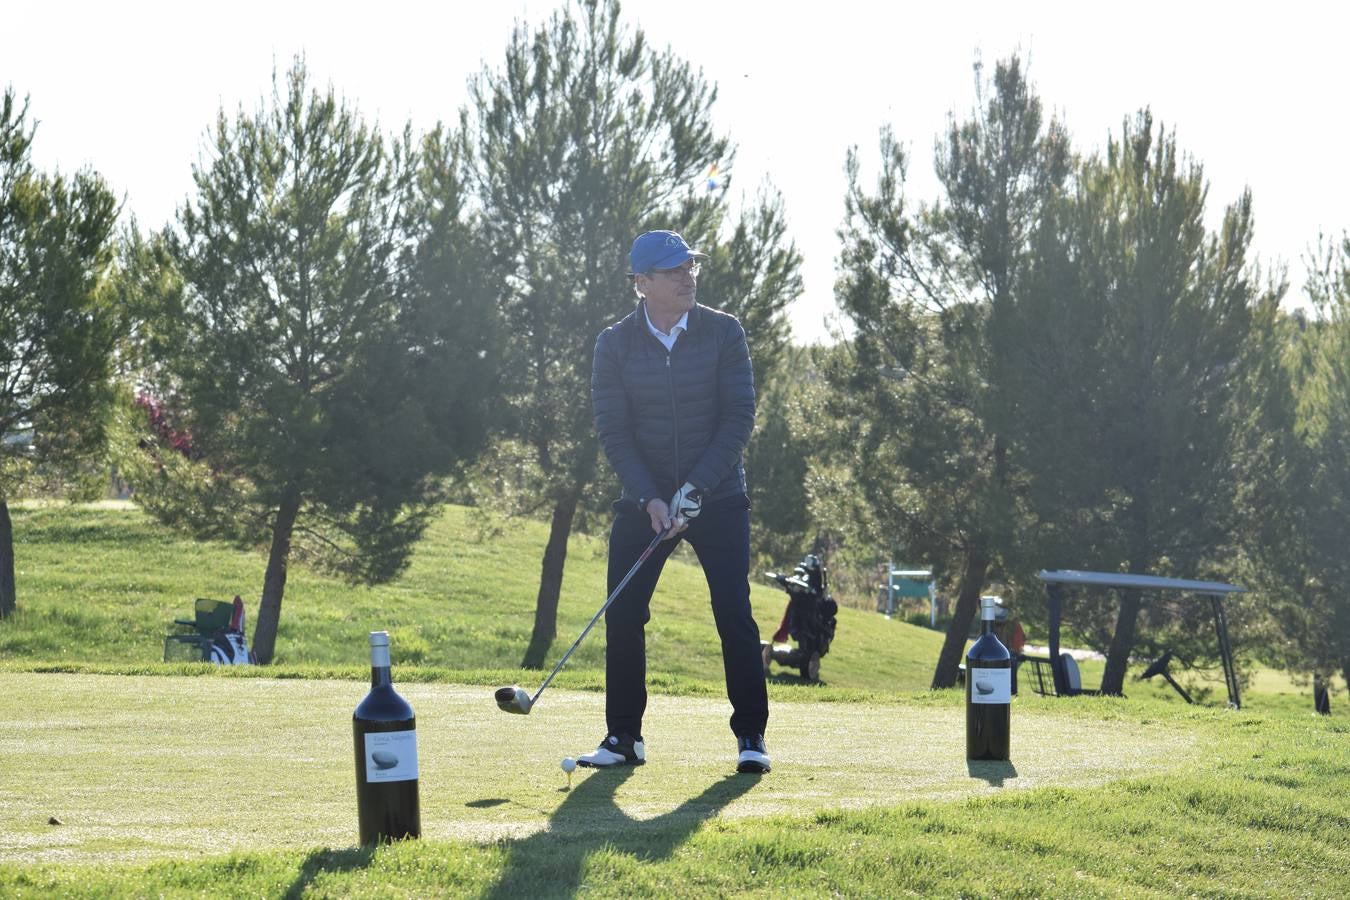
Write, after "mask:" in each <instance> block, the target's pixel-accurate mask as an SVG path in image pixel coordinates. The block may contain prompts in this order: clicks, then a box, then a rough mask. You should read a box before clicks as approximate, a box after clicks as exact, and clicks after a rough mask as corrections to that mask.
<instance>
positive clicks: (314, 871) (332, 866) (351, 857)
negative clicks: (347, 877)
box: [282, 847, 375, 900]
mask: <svg viewBox="0 0 1350 900" xmlns="http://www.w3.org/2000/svg"><path fill="white" fill-rule="evenodd" d="M374 855H375V848H374V847H354V848H351V849H348V850H315V851H314V852H313V853H311V854H309V856H306V857H305V861H304V863H303V864H302V865H301V866H300V871H299V873H298V874H297V875H296V876H295V880H294V881H292V882H291V886H290V887H288V888H287V889H286V893H285V894H282V896H283V897H285V898H286V900H297V898H299V897H301V896H303V895H304V893H305V888H307V887H309V886H310V885H311V884H312V883H313V882H314V879H315V878H317V877H318V876H319V875H320V874H321V873H324V872H351V871H353V870H355V869H364V868H365V867H366V866H368V865H370V860H371V858H372V857H374Z"/></svg>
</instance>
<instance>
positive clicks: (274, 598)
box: [253, 487, 300, 665]
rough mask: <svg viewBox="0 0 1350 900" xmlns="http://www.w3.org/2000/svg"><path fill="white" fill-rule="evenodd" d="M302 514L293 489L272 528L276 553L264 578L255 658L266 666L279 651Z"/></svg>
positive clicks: (269, 556) (271, 554) (284, 497)
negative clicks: (284, 602) (288, 569)
mask: <svg viewBox="0 0 1350 900" xmlns="http://www.w3.org/2000/svg"><path fill="white" fill-rule="evenodd" d="M299 511H300V491H299V490H298V489H296V488H294V487H289V488H287V489H286V493H285V494H283V495H282V498H281V506H279V507H278V508H277V518H276V522H275V524H273V526H272V549H271V551H270V552H269V553H268V554H267V572H266V573H265V574H264V575H263V593H262V603H261V604H260V605H259V607H258V624H257V625H255V626H254V627H253V654H254V656H256V657H257V659H258V662H259V663H260V664H262V665H266V664H268V663H270V662H271V661H272V655H273V654H274V653H275V651H276V646H277V624H278V623H279V622H280V621H281V597H282V595H283V594H285V593H286V566H287V564H288V563H289V561H290V558H291V534H292V532H293V531H294V530H295V516H296V514H297V513H298V512H299Z"/></svg>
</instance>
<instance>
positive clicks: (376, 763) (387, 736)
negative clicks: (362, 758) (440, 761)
mask: <svg viewBox="0 0 1350 900" xmlns="http://www.w3.org/2000/svg"><path fill="white" fill-rule="evenodd" d="M416 778H417V732H416V731H379V732H372V733H367V734H366V781H368V782H385V781H412V780H414V779H416Z"/></svg>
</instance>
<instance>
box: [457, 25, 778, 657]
mask: <svg viewBox="0 0 1350 900" xmlns="http://www.w3.org/2000/svg"><path fill="white" fill-rule="evenodd" d="M470 92H471V100H470V108H469V109H468V110H467V111H466V112H465V115H464V122H465V125H464V129H463V130H464V133H465V134H466V135H467V136H470V140H469V144H470V149H469V151H468V154H467V159H468V161H469V163H470V165H471V172H472V175H471V178H472V183H473V185H474V190H475V192H476V194H477V197H478V201H479V203H480V205H481V207H482V210H483V214H484V215H483V221H484V223H485V226H486V235H487V243H488V247H489V253H490V259H491V262H492V265H493V266H494V267H495V272H496V273H497V274H496V279H497V283H498V285H499V288H500V294H499V303H500V308H501V311H502V315H503V318H504V322H505V335H506V350H505V356H504V366H503V382H502V383H503V387H504V390H505V393H506V395H507V398H508V399H507V403H506V405H505V413H506V415H505V421H504V422H502V423H501V439H500V440H499V442H498V443H497V445H496V447H495V448H494V454H493V456H492V458H491V460H490V462H489V465H488V466H486V469H487V475H486V477H488V478H490V479H493V480H496V481H498V482H499V483H500V484H506V485H509V486H510V487H511V488H512V489H513V497H514V498H516V502H515V503H514V504H512V511H513V512H534V511H545V512H547V514H548V515H549V519H550V528H549V537H548V542H547V545H546V547H545V550H544V555H543V561H542V565H541V572H540V582H539V592H538V597H537V600H536V605H535V618H534V625H533V630H532V633H531V637H530V642H529V646H528V647H527V649H526V651H525V655H524V660H523V664H524V665H525V666H527V667H539V666H542V665H543V662H544V657H545V654H546V653H547V650H548V648H549V645H550V644H551V642H552V641H553V639H554V636H555V634H556V622H557V609H558V599H559V596H560V594H561V590H562V579H563V571H564V566H565V562H566V553H567V537H568V535H569V534H570V533H571V531H572V528H573V526H574V523H575V521H576V519H577V515H578V512H579V510H580V511H583V512H584V511H586V510H587V509H594V508H595V506H596V505H597V504H594V503H592V502H589V501H591V500H593V499H594V498H593V497H591V496H590V495H591V493H592V492H593V490H594V489H596V488H597V486H601V485H606V484H609V483H611V482H610V479H609V476H608V473H607V472H605V471H603V468H602V467H601V466H600V465H599V447H598V443H597V439H596V436H595V433H594V426H593V423H592V420H591V409H590V403H589V402H588V398H589V396H590V376H591V372H590V369H591V363H592V355H593V348H594V343H595V338H596V335H597V334H599V332H600V331H601V330H602V329H603V328H605V327H606V326H607V325H609V324H611V323H613V322H615V321H617V320H618V319H620V318H622V317H623V316H624V315H626V314H627V313H628V312H630V311H631V309H632V305H633V303H634V296H633V292H632V288H631V285H630V282H629V280H628V278H627V275H626V273H627V259H628V249H629V246H630V245H631V243H632V240H633V238H634V237H635V236H636V235H637V234H639V233H641V232H643V231H646V230H649V229H653V228H668V229H672V230H676V231H679V232H681V233H682V234H683V235H684V236H685V237H686V238H687V239H688V240H689V241H690V242H691V243H692V244H693V245H694V246H696V247H698V248H699V249H702V250H705V251H708V250H710V249H711V250H712V255H713V262H712V264H711V265H709V266H708V269H707V270H705V275H704V277H703V279H702V280H701V282H700V299H701V300H702V301H703V302H705V303H710V304H711V305H714V306H719V307H725V308H727V309H728V310H730V311H732V312H733V313H736V314H738V315H741V316H742V317H743V318H744V319H745V320H746V324H747V329H748V330H749V329H750V328H751V327H752V325H753V326H754V327H759V328H761V329H762V330H763V333H764V338H765V340H766V341H767V342H768V343H767V344H766V345H765V346H764V347H763V348H761V347H760V345H758V344H756V343H755V342H756V341H757V340H758V336H757V335H756V333H755V332H753V331H751V333H750V340H751V342H752V346H753V347H754V349H755V353H756V362H757V364H760V365H762V364H764V363H766V362H768V361H769V359H770V356H771V355H772V353H773V352H774V351H775V350H776V346H775V342H777V341H779V340H781V336H780V330H781V329H782V328H783V327H784V326H782V325H781V324H778V323H779V322H780V321H781V318H782V307H783V306H785V305H786V303H787V302H788V300H790V299H791V298H792V297H793V296H795V293H796V292H797V291H799V290H800V284H799V281H798V279H797V275H796V270H797V268H798V267H799V264H800V259H799V257H798V255H797V254H796V251H795V250H794V249H792V248H791V247H790V246H786V247H785V246H783V241H784V232H783V228H782V218H783V216H782V210H781V204H780V203H778V202H777V201H776V200H775V198H773V197H772V195H768V196H766V197H764V198H763V199H762V200H761V203H760V205H759V207H758V208H757V209H756V210H755V211H752V212H751V213H750V214H749V215H747V216H746V217H745V219H744V221H743V222H742V223H741V226H740V229H739V230H735V229H733V236H732V240H731V241H730V243H729V244H728V249H726V250H721V249H717V245H718V244H719V243H721V242H720V241H719V235H720V234H721V232H722V229H723V225H724V223H725V219H726V213H725V204H726V190H727V187H726V185H722V186H720V187H718V188H716V189H715V190H711V191H710V190H708V188H707V186H706V182H705V179H704V177H703V176H704V175H705V174H706V173H707V172H708V171H709V169H710V168H711V167H712V166H713V165H714V164H720V165H722V166H724V167H728V166H729V165H730V163H731V161H732V158H733V153H732V148H731V145H730V143H729V141H728V140H727V139H726V138H724V137H720V136H718V135H717V134H716V133H715V132H714V131H713V129H712V126H711V120H710V109H711V107H712V104H713V102H714V101H715V99H716V90H715V89H714V88H713V87H712V86H710V85H708V84H707V83H705V82H704V80H703V78H702V76H701V74H700V73H698V72H696V71H695V70H694V69H692V68H691V67H690V66H689V65H688V64H687V63H685V62H683V61H681V60H680V59H678V58H676V57H675V56H674V55H673V54H672V53H671V52H670V51H669V50H666V51H661V50H658V49H656V48H654V47H652V46H651V45H649V44H648V42H647V39H646V36H645V35H644V34H643V32H642V31H640V30H638V29H633V28H630V27H628V26H627V25H625V24H624V22H623V20H622V16H621V9H620V5H619V3H618V2H614V0H585V2H579V3H569V4H568V5H566V6H565V7H564V8H563V9H562V10H560V11H559V12H557V13H555V14H554V15H553V16H552V17H551V18H550V20H549V21H548V22H547V23H546V24H545V25H543V26H541V27H538V28H537V29H531V28H529V27H528V26H525V25H522V26H520V27H518V28H517V29H516V31H515V32H514V34H513V35H512V37H511V40H510V42H509V44H508V46H507V48H506V56H505V60H504V61H503V64H502V67H501V68H500V69H497V70H487V69H485V70H484V71H483V72H482V73H481V74H480V75H479V76H478V77H477V78H475V79H474V80H473V82H472V84H471V86H470ZM750 248H753V252H751V249H750ZM742 252H745V253H747V254H749V255H752V256H753V259H749V260H746V259H743V258H742V257H741V255H740V254H741V253H742ZM719 288H720V289H721V290H719ZM721 291H729V292H737V293H735V294H734V295H732V294H730V293H722V292H721Z"/></svg>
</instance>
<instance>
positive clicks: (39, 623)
mask: <svg viewBox="0 0 1350 900" xmlns="http://www.w3.org/2000/svg"><path fill="white" fill-rule="evenodd" d="M13 515H14V520H15V535H16V554H17V566H18V581H19V604H20V608H19V612H18V614H17V615H15V616H14V617H12V618H10V619H8V620H6V621H4V622H2V623H0V759H3V760H5V765H3V766H0V896H5V897H8V896H18V897H50V896H63V895H70V896H98V897H119V896H128V897H141V896H230V897H234V896H267V897H274V896H299V895H302V894H312V895H316V896H371V897H390V896H395V897H396V896H407V897H423V896H445V895H453V896H486V897H517V896H529V897H534V896H573V895H576V894H580V893H584V894H587V895H594V896H625V897H628V896H662V897H667V896H681V897H683V896H725V895H728V894H741V893H746V894H752V895H759V896H785V895H787V896H792V895H800V896H810V897H814V896H839V895H843V896H878V897H881V896H885V897H891V896H899V895H906V894H909V895H938V896H956V895H959V896H1047V895H1048V896H1074V897H1079V896H1089V897H1090V896H1112V897H1114V896H1122V895H1125V896H1158V897H1173V896H1178V895H1191V896H1215V897H1219V896H1233V897H1268V896H1281V897H1283V896H1311V897H1343V896H1346V895H1347V893H1350V876H1347V874H1346V873H1347V872H1350V807H1348V806H1347V804H1346V802H1345V798H1346V797H1347V796H1350V727H1347V725H1346V720H1345V717H1344V709H1343V704H1344V701H1343V700H1342V701H1340V703H1339V704H1338V707H1337V709H1336V713H1337V715H1336V716H1333V717H1332V718H1330V719H1328V718H1322V717H1315V716H1312V715H1310V705H1311V703H1310V700H1309V698H1308V691H1307V688H1306V687H1300V686H1298V685H1294V684H1293V683H1291V682H1290V681H1289V679H1288V678H1286V677H1285V676H1283V675H1280V674H1279V673H1273V672H1270V671H1269V670H1258V671H1257V672H1256V677H1255V679H1254V680H1253V683H1252V684H1251V685H1250V686H1249V688H1248V690H1247V693H1246V694H1244V700H1245V705H1244V709H1243V710H1242V711H1240V712H1233V711H1228V710H1225V709H1222V708H1221V706H1220V703H1221V701H1222V699H1223V690H1222V683H1221V682H1218V683H1213V682H1211V687H1212V688H1217V689H1216V690H1212V692H1211V694H1210V697H1209V699H1210V703H1209V704H1208V705H1202V706H1186V705H1185V704H1183V703H1182V702H1181V701H1180V699H1179V698H1177V697H1176V696H1175V694H1173V693H1172V692H1171V689H1170V688H1168V687H1167V686H1166V684H1160V683H1144V682H1138V681H1134V680H1133V679H1131V680H1130V681H1128V682H1127V687H1126V690H1127V693H1128V694H1129V699H1111V698H1075V699H1053V698H1039V697H1035V696H1026V695H1024V696H1022V697H1019V698H1018V699H1017V700H1016V701H1015V705H1014V737H1013V759H1012V762H1011V763H1010V764H977V765H968V764H967V763H966V762H965V760H964V759H963V752H962V749H963V748H962V740H963V731H962V728H963V720H962V712H961V698H960V695H959V694H958V693H957V692H954V691H948V692H937V693H931V692H927V691H924V690H923V688H925V687H926V686H927V684H928V680H929V678H930V677H931V671H932V665H933V661H934V659H935V657H936V653H937V649H938V647H939V645H940V643H941V635H939V634H937V633H935V632H930V631H927V630H924V629H921V628H917V627H913V626H909V625H905V624H902V623H899V622H894V621H890V620H887V619H884V618H883V617H881V616H878V615H875V614H872V613H866V612H862V611H859V610H849V609H845V610H842V611H841V614H840V625H839V634H838V637H837V638H836V641H835V644H834V646H833V648H832V651H831V653H830V655H829V656H827V657H826V658H825V661H824V664H823V666H822V677H823V679H824V683H823V684H819V685H809V686H808V685H803V684H800V683H798V682H797V680H796V679H795V678H794V677H791V676H788V675H775V676H774V678H773V679H771V684H770V696H771V698H772V701H773V704H772V719H771V722H770V729H769V746H770V750H771V752H772V754H773V757H774V771H773V773H772V774H771V775H768V776H766V777H763V778H759V777H750V776H732V775H729V772H730V769H731V766H730V760H731V747H730V737H729V733H728V731H727V726H726V718H727V714H728V712H729V710H728V708H727V703H726V700H725V698H724V695H723V686H722V684H721V661H720V656H719V651H718V643H717V639H716V634H715V631H714V628H713V625H712V617H711V614H710V613H709V612H708V610H707V590H706V586H705V585H704V583H703V580H702V575H701V573H700V572H699V570H698V569H697V568H696V567H695V566H691V565H688V564H686V563H685V562H682V561H681V560H680V559H679V558H677V559H676V560H674V561H672V563H671V564H670V565H669V566H668V569H667V572H666V574H665V575H664V576H663V578H662V583H661V587H660V589H659V590H658V593H657V596H656V598H655V599H654V603H653V621H652V625H651V626H650V635H651V638H650V640H649V649H650V656H651V660H650V671H651V673H652V674H651V679H650V680H651V686H652V688H653V696H652V701H651V710H650V714H649V716H648V724H647V725H645V726H644V731H645V732H646V734H645V737H646V738H647V740H648V743H649V748H650V753H651V762H650V763H649V764H648V765H647V766H644V767H642V768H641V769H637V770H626V771H622V772H598V773H583V772H578V773H577V775H576V776H574V780H573V783H572V787H571V789H570V790H568V789H567V787H566V781H565V778H564V775H563V774H562V772H561V771H559V770H558V768H557V763H558V759H559V758H560V757H561V756H562V755H564V754H573V755H574V754H576V753H578V752H580V751H582V750H584V749H586V748H588V747H590V746H592V745H594V743H595V741H596V740H597V739H598V738H599V737H600V733H599V732H600V730H601V728H602V725H601V723H602V721H603V699H602V697H601V695H600V693H599V691H600V689H601V687H602V684H601V682H602V674H601V661H602V659H603V647H604V640H603V633H602V632H600V633H597V634H595V635H593V636H592V637H591V638H590V639H588V642H587V643H586V644H585V645H583V646H582V648H581V649H580V650H579V651H578V653H577V654H576V656H575V657H574V658H573V662H572V663H571V664H570V665H569V668H568V669H567V670H565V671H564V673H563V674H562V675H561V676H560V677H559V680H558V681H557V682H555V687H554V688H553V689H551V690H550V693H549V694H547V695H545V698H544V699H543V700H542V701H541V702H540V705H539V706H538V707H537V708H536V710H535V711H534V712H533V713H532V714H531V715H530V716H528V717H519V716H508V715H504V714H502V713H500V712H498V711H497V710H496V707H495V705H494V704H493V703H492V700H491V697H490V693H491V688H492V687H495V686H497V685H499V684H503V683H509V682H511V681H520V682H523V683H525V684H527V685H528V686H529V687H530V688H531V689H532V688H533V687H534V685H535V684H537V679H538V678H539V677H540V673H537V672H531V673H521V672H520V671H519V670H518V669H517V666H518V664H519V657H520V654H521V652H522V650H523V647H524V646H525V643H526V641H527V639H528V636H529V630H530V627H531V624H532V610H533V606H534V594H535V590H536V586H537V578H538V559H539V557H540V554H541V552H542V548H543V544H544V540H545V537H546V535H545V528H544V526H542V525H538V524H535V523H529V522H525V523H520V522H513V523H509V524H506V525H504V526H503V525H502V523H500V522H493V521H492V520H488V519H485V518H483V517H480V516H479V515H478V514H476V513H474V512H473V511H471V510H466V509H463V508H455V507H452V508H449V509H448V510H447V511H446V514H445V515H444V517H442V518H441V519H440V520H439V521H438V522H437V523H436V524H435V526H434V527H433V528H432V530H431V532H430V533H429V535H428V537H427V539H426V541H424V543H423V544H422V545H420V546H419V548H418V552H417V555H416V557H415V559H414V561H413V565H412V566H411V568H410V569H409V571H408V572H407V573H405V574H404V575H403V576H402V577H401V578H399V579H398V580H397V581H396V582H395V583H393V584H391V585H387V586H383V587H379V588H374V589H366V588H353V587H350V586H348V585H345V584H343V583H341V582H340V581H336V580H333V579H329V578H325V577H322V576H319V575H316V574H314V573H312V572H309V571H306V570H305V569H304V568H303V567H299V566H297V567H293V568H292V570H291V576H290V581H289V585H288V590H287V596H286V601H285V605H284V607H283V610H282V628H281V633H280V637H279V641H278V664H277V665H274V666H270V667H266V668H262V667H240V668H228V669H227V668H217V667H212V666H206V665H181V664H180V665H168V664H164V663H161V662H159V659H160V655H161V652H162V641H163V634H164V632H165V629H166V627H167V626H168V624H169V623H170V622H171V620H172V619H174V618H176V617H183V616H185V615H186V614H187V613H188V612H189V610H190V608H191V601H192V598H193V597H196V596H214V597H221V598H228V597H230V596H232V595H233V594H234V593H241V594H243V595H244V596H245V597H246V598H256V594H257V587H258V584H259V583H260V581H261V572H262V568H263V564H264V561H263V560H262V558H261V557H260V556H258V555H257V554H253V553H247V552H240V551H235V550H232V549H230V548H226V547H222V546H219V545H214V544H203V543H196V542H193V541H189V540H186V539H184V538H181V537H179V536H176V535H174V534H173V533H171V532H168V531H166V530H165V529H162V528H160V527H159V526H157V525H155V524H154V523H153V522H152V521H150V520H149V519H148V518H146V517H145V516H143V515H142V514H141V513H139V512H138V511H137V510H136V509H134V508H132V507H129V506H127V505H125V504H122V505H117V504H113V505H99V506H94V507H74V508H72V507H62V506H41V505H34V506H23V507H20V508H18V509H16V510H14V513H13ZM494 528H495V530H494ZM603 592H604V546H603V543H602V542H598V541H594V540H590V539H586V538H583V537H577V538H574V540H573V541H572V543H571V545H570V548H569V559H568V570H567V578H566V582H565V584H564V590H563V598H562V603H561V609H560V614H559V637H558V640H557V641H555V644H554V647H553V648H552V650H551V651H550V654H549V656H550V659H553V658H556V656H557V654H559V653H561V652H562V650H563V649H564V648H565V647H566V646H567V645H568V644H569V643H570V642H571V641H572V639H573V638H574V637H575V635H576V634H577V633H578V632H579V631H580V629H581V628H582V626H583V625H584V624H585V622H586V621H587V620H588V619H589V618H590V616H591V615H593V614H594V611H595V609H596V608H597V607H598V606H599V604H600V602H601V601H602V600H603ZM784 601H785V597H784V595H783V594H781V593H779V592H778V591H776V590H774V589H772V588H769V587H766V586H759V585H757V586H756V587H755V590H754V595H753V602H754V604H755V611H756V617H757V619H758V621H759V623H760V628H761V633H763V634H764V635H765V636H767V635H768V634H769V633H770V632H771V631H772V630H773V629H774V628H775V627H776V625H777V622H778V619H779V617H780V616H781V614H782V610H783V605H784ZM255 605H256V602H255V601H254V602H250V613H253V612H254V611H255V610H254V608H253V607H255ZM377 628H387V629H388V630H390V631H391V632H392V634H393V637H394V650H395V667H396V679H397V680H398V681H399V683H400V687H401V690H403V692H404V693H405V694H406V695H407V696H408V697H409V699H410V700H412V702H413V703H414V705H415V707H416V709H417V712H418V732H419V743H420V756H421V766H422V781H421V791H422V801H423V826H424V837H423V839H422V840H420V841H415V842H405V843H403V844H400V845H396V846H390V847H382V848H379V849H375V850H372V849H366V848H359V847H356V846H354V844H355V840H356V837H355V828H356V823H355V810H354V805H355V802H354V801H355V797H354V794H355V791H354V785H353V783H352V779H353V763H352V759H351V730H350V724H349V721H350V715H351V710H352V708H353V707H354V705H355V704H356V702H357V701H358V700H359V699H360V697H361V696H362V695H363V694H364V692H365V687H364V686H363V683H362V679H363V678H364V676H365V673H366V666H367V662H366V658H367V657H366V653H367V650H366V641H365V634H366V632H367V631H369V630H372V629H377ZM1083 668H1084V678H1085V681H1086V682H1087V683H1088V684H1093V683H1095V681H1096V680H1098V679H1099V678H1100V669H1099V668H1094V666H1093V665H1092V664H1091V663H1089V664H1085V665H1084V667H1083ZM779 671H781V670H779ZM1187 679H1188V684H1189V685H1190V686H1192V687H1197V686H1198V687H1202V688H1203V687H1204V686H1205V685H1204V684H1203V683H1202V682H1201V681H1199V680H1197V679H1195V678H1193V677H1192V676H1190V675H1188V676H1187ZM1154 681H1155V682H1158V681H1160V680H1158V679H1155V680H1154ZM1333 703H1337V701H1336V700H1333ZM53 818H54V819H56V820H58V821H59V822H60V823H61V824H49V822H50V820H51V819H53Z"/></svg>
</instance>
